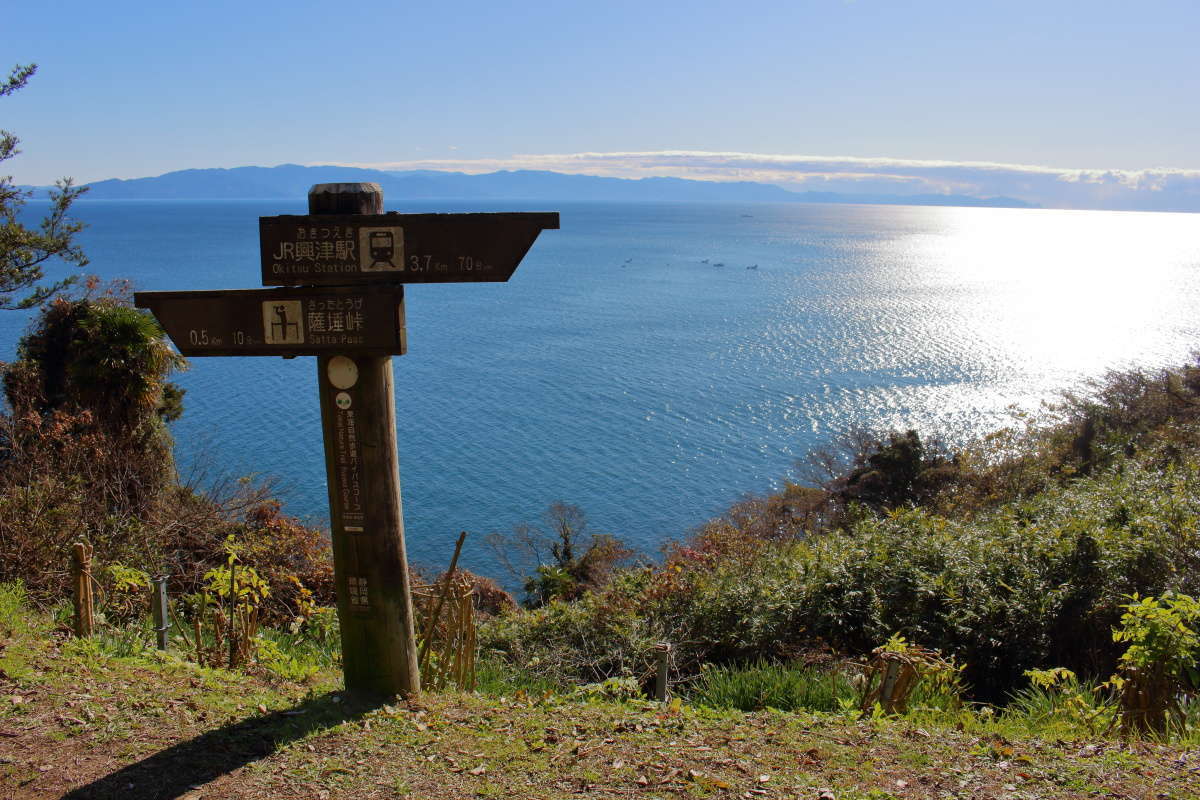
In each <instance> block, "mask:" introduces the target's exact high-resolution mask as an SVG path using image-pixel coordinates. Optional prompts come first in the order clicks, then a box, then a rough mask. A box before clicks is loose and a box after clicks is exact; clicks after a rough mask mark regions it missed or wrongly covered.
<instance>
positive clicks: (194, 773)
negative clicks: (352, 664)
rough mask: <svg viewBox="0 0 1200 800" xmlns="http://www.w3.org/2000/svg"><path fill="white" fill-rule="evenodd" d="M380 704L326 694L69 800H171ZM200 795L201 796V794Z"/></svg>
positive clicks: (161, 756) (207, 738)
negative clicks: (105, 799)
mask: <svg viewBox="0 0 1200 800" xmlns="http://www.w3.org/2000/svg"><path fill="white" fill-rule="evenodd" d="M378 707H379V703H378V702H372V701H368V700H351V699H350V698H349V696H346V695H341V694H335V693H332V692H331V693H328V694H323V695H320V696H318V697H314V698H311V699H309V700H306V701H305V702H303V703H301V704H300V705H297V706H295V707H294V708H290V709H286V710H283V711H276V712H273V713H271V714H265V715H262V716H255V717H251V718H248V719H245V720H242V721H241V722H237V723H231V724H229V725H225V726H224V727H221V728H218V729H216V730H213V731H209V732H208V733H205V734H203V735H201V736H197V737H196V738H194V739H189V740H188V741H186V742H180V743H179V744H177V745H173V746H171V747H168V748H167V749H165V750H160V751H158V752H157V753H155V754H154V755H152V756H148V757H146V758H143V759H142V760H141V761H138V762H137V763H135V764H130V765H129V766H128V767H125V768H123V769H121V770H118V771H117V772H114V773H112V774H110V775H106V776H105V777H103V778H100V779H98V780H95V781H92V782H91V783H89V784H87V785H85V786H80V787H78V788H77V789H73V790H72V791H70V792H68V793H67V794H65V795H63V798H64V799H66V798H70V799H71V800H84V798H86V799H87V800H104V798H119V800H170V799H171V798H177V797H181V796H182V795H184V794H187V793H188V792H190V791H193V790H195V789H197V788H200V787H202V786H203V785H204V784H206V783H209V782H210V781H213V780H216V779H217V778H219V777H221V776H222V775H226V774H228V773H230V772H233V771H234V770H236V769H239V768H241V767H244V766H246V765H247V764H250V763H252V762H254V761H258V760H259V759H263V758H266V757H268V756H270V755H272V754H273V753H275V752H276V751H277V750H279V749H280V748H282V747H284V746H286V745H287V744H289V743H291V742H294V741H295V740H297V739H301V738H303V737H305V736H307V735H309V734H310V733H314V732H316V731H320V730H324V729H327V728H332V727H333V726H335V725H339V724H341V723H342V722H347V721H349V720H355V719H359V718H360V717H362V716H363V715H364V714H366V713H367V712H368V711H370V710H372V709H374V708H378ZM201 793H203V792H202V791H201Z"/></svg>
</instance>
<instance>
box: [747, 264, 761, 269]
mask: <svg viewBox="0 0 1200 800" xmlns="http://www.w3.org/2000/svg"><path fill="white" fill-rule="evenodd" d="M746 269H758V264H751V265H750V266H748V267H746Z"/></svg>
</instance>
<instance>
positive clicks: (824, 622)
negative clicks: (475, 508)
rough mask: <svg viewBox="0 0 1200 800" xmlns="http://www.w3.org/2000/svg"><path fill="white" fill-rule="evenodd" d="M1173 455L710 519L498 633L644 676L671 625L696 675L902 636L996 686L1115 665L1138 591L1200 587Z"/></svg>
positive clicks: (574, 659) (976, 683)
mask: <svg viewBox="0 0 1200 800" xmlns="http://www.w3.org/2000/svg"><path fill="white" fill-rule="evenodd" d="M1159 460H1160V454H1159V453H1158V452H1157V451H1152V452H1148V453H1145V454H1143V457H1142V458H1140V459H1132V458H1124V459H1122V460H1121V461H1119V462H1116V463H1114V464H1112V465H1111V466H1110V467H1108V468H1107V469H1105V470H1102V471H1099V472H1097V473H1095V474H1094V475H1092V476H1089V477H1087V478H1079V479H1077V480H1076V481H1074V482H1073V483H1072V484H1070V485H1067V486H1058V485H1055V486H1052V487H1050V488H1048V489H1047V490H1045V491H1044V492H1041V493H1039V494H1037V495H1035V496H1033V497H1030V498H1025V499H1017V500H1012V501H1010V502H1008V503H1005V504H1003V505H1001V506H999V507H997V508H995V509H993V510H992V511H991V512H989V513H987V514H981V515H978V516H977V517H976V518H974V519H970V520H965V519H948V518H945V517H942V516H939V515H936V514H933V513H930V512H927V511H925V510H922V509H915V508H910V509H897V510H894V511H892V512H890V513H888V514H886V515H884V516H882V517H876V516H873V515H868V516H865V517H863V518H861V519H860V520H859V521H858V522H857V523H856V524H855V525H854V526H853V527H852V528H850V529H848V530H840V531H833V532H830V533H826V534H823V535H819V536H813V537H809V538H807V539H800V540H789V541H779V540H764V539H761V538H759V537H757V536H755V535H754V534H753V532H752V531H749V530H746V529H739V528H738V527H736V526H732V525H729V524H721V525H715V526H708V527H706V528H704V529H702V530H701V531H699V532H698V533H697V534H696V535H695V536H694V537H693V538H692V539H691V540H690V541H689V542H687V543H686V545H683V546H679V547H677V548H675V549H674V550H673V551H672V552H671V554H670V556H669V558H668V560H667V562H666V563H665V564H664V565H663V566H662V567H660V568H656V569H652V570H644V571H639V572H636V573H627V574H624V575H622V576H621V577H620V578H618V579H616V580H614V581H613V582H612V583H611V584H610V585H609V586H607V587H605V588H604V589H603V590H601V591H599V592H594V593H591V594H588V595H585V596H584V597H583V598H581V600H579V601H577V602H576V603H573V604H568V603H552V604H550V605H549V606H547V607H546V608H545V609H542V610H540V611H539V612H538V613H534V614H528V615H522V616H520V617H519V618H512V619H509V620H506V621H504V622H503V623H501V624H499V625H496V626H494V627H492V628H491V629H490V630H489V631H488V634H487V637H485V638H486V639H487V641H488V642H489V646H490V647H492V648H494V649H497V650H500V651H503V652H507V653H509V654H510V655H512V656H513V657H515V658H516V659H517V662H518V663H520V662H521V660H522V659H524V660H529V659H530V658H537V659H538V660H539V663H541V664H549V663H552V664H554V665H555V667H556V668H559V669H562V670H564V674H565V675H568V676H570V677H574V678H575V679H578V680H588V681H593V680H597V679H598V677H600V676H607V675H608V674H618V673H619V672H621V671H627V672H629V673H631V674H634V675H640V674H642V673H643V672H645V671H646V669H647V666H646V665H647V664H648V661H649V658H650V653H649V649H648V648H649V647H650V645H651V644H652V643H653V642H654V641H657V640H658V639H667V640H669V641H672V642H674V643H676V651H675V659H676V664H677V666H678V668H679V669H680V670H682V671H683V672H684V673H694V672H696V671H698V668H699V665H700V664H701V663H733V662H742V661H747V660H753V659H756V658H760V657H770V658H788V657H792V656H794V655H795V654H797V653H798V652H801V651H803V650H804V649H806V648H810V647H812V646H813V645H814V644H815V643H827V644H829V645H832V646H833V647H835V648H837V649H838V650H840V651H841V652H843V653H847V654H851V655H856V654H862V653H865V652H867V651H869V650H870V649H871V648H872V647H874V646H876V645H878V644H879V643H881V642H883V641H886V640H887V639H888V637H890V636H891V635H892V634H895V633H900V634H902V635H904V636H905V637H906V638H907V639H908V640H909V641H913V642H917V643H920V644H921V645H924V646H926V647H931V648H937V649H938V650H941V651H942V652H944V653H946V654H947V655H953V656H954V657H956V658H957V659H958V661H959V662H961V663H965V664H966V670H965V672H964V679H965V680H966V682H967V684H968V686H969V688H970V690H971V691H972V693H973V694H974V696H975V697H977V698H980V699H987V700H1002V699H1003V698H1004V697H1005V696H1006V695H1007V694H1008V693H1009V692H1011V691H1012V690H1014V689H1015V688H1017V687H1019V686H1021V685H1023V682H1024V679H1023V673H1024V671H1025V670H1027V669H1032V668H1036V667H1045V666H1065V667H1069V668H1071V669H1073V670H1075V671H1076V672H1078V673H1079V674H1081V675H1099V676H1104V675H1107V674H1109V673H1110V672H1111V671H1112V669H1113V668H1114V666H1115V664H1116V659H1117V657H1118V656H1119V652H1118V650H1117V648H1116V646H1115V645H1114V644H1113V643H1112V641H1111V636H1110V635H1109V631H1110V629H1111V627H1112V626H1113V625H1114V624H1115V623H1116V622H1117V620H1118V619H1119V617H1120V609H1121V604H1122V603H1123V602H1124V601H1125V600H1124V599H1125V598H1126V597H1127V596H1128V595H1130V594H1132V593H1134V592H1139V593H1141V594H1143V595H1146V594H1151V595H1157V594H1159V593H1161V592H1162V591H1165V590H1167V589H1174V590H1177V591H1182V592H1188V593H1195V591H1196V589H1197V588H1200V459H1198V458H1196V457H1190V458H1188V459H1186V460H1184V461H1182V462H1179V463H1177V464H1175V465H1174V466H1172V467H1169V468H1167V469H1165V470H1164V469H1162V468H1160V465H1159Z"/></svg>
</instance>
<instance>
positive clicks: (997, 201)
mask: <svg viewBox="0 0 1200 800" xmlns="http://www.w3.org/2000/svg"><path fill="white" fill-rule="evenodd" d="M351 182H371V183H378V184H380V185H381V186H382V187H383V192H384V197H386V198H387V201H388V205H395V204H397V203H399V202H403V201H406V200H522V201H531V200H532V201H559V202H568V201H602V202H639V201H657V202H673V203H789V202H794V203H870V204H883V205H927V206H928V205H932V206H993V207H1004V208H1037V207H1038V206H1036V205H1034V204H1032V203H1026V202H1025V201H1023V200H1017V199H1014V198H1011V197H970V196H967V195H940V194H925V195H890V194H839V193H835V192H791V191H788V190H787V189H783V188H781V187H779V186H774V185H772V184H767V183H753V182H749V181H739V182H729V183H726V182H717V181H696V180H687V179H684V178H637V179H630V178H602V177H597V176H593V175H567V174H563V173H559V172H545V171H535V170H518V171H512V172H510V171H502V172H489V173H486V174H483V175H469V174H467V173H464V172H438V171H434V170H417V171H405V172H392V171H387V170H377V169H360V168H356V167H334V166H317V167H302V166H299V165H296V164H283V165H281V166H278V167H235V168H233V169H185V170H180V171H178V172H168V173H166V174H165V175H159V176H157V177H153V178H130V179H120V178H112V179H109V180H104V181H97V182H95V183H92V184H90V191H89V192H88V194H87V197H88V198H90V199H95V200H168V199H170V200H209V199H211V200H216V199H234V198H242V199H277V198H288V199H292V200H295V199H298V198H303V197H305V196H307V194H308V190H309V187H311V186H312V185H313V184H314V183H351Z"/></svg>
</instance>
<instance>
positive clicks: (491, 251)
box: [258, 212, 558, 286]
mask: <svg viewBox="0 0 1200 800" xmlns="http://www.w3.org/2000/svg"><path fill="white" fill-rule="evenodd" d="M258 226H259V244H260V247H261V250H262V283H263V286H314V285H315V286H344V285H351V284H361V283H370V284H376V285H378V284H389V283H397V284H399V283H468V282H475V281H506V280H508V279H509V278H510V277H512V274H513V272H514V271H515V270H516V268H517V265H518V264H520V263H521V259H522V258H523V257H524V256H525V254H526V253H527V252H528V251H529V248H530V247H531V246H532V245H533V242H534V240H535V239H537V237H538V234H539V233H540V232H541V231H543V230H553V229H557V228H558V213H557V212H514V213H501V214H394V213H392V214H369V215H363V214H356V215H350V214H347V215H333V214H319V215H310V216H278V217H259V220H258Z"/></svg>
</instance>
